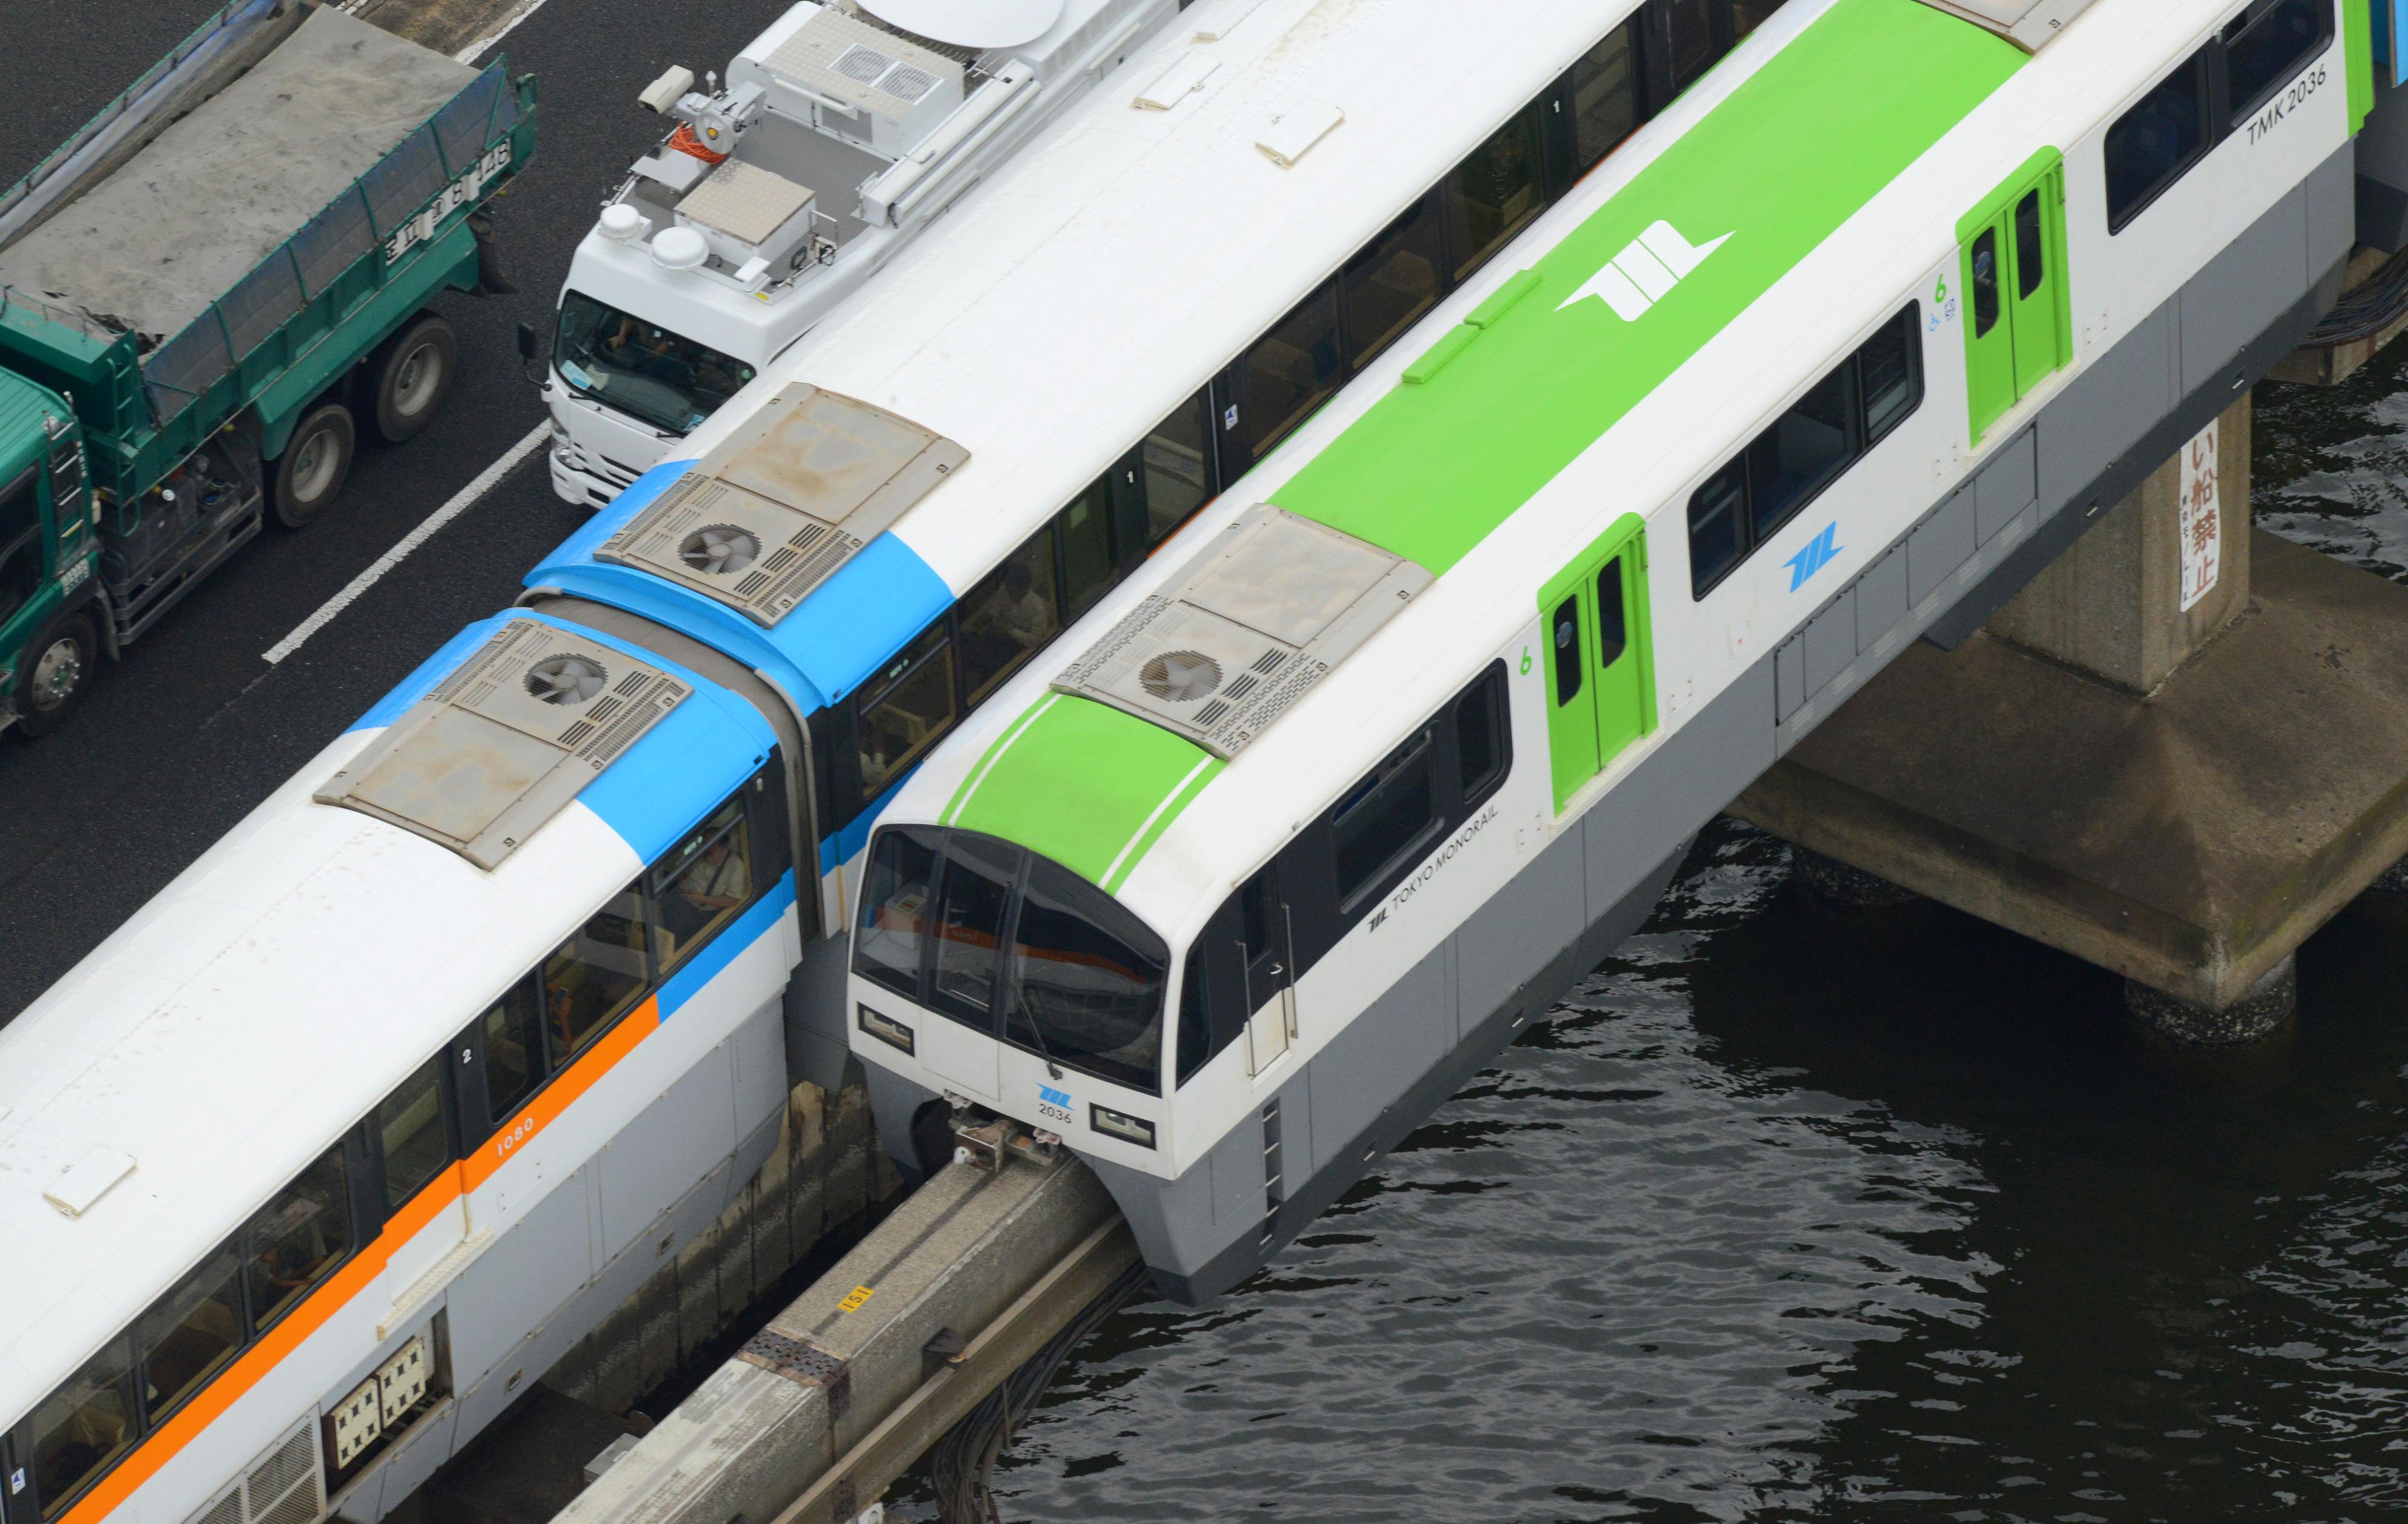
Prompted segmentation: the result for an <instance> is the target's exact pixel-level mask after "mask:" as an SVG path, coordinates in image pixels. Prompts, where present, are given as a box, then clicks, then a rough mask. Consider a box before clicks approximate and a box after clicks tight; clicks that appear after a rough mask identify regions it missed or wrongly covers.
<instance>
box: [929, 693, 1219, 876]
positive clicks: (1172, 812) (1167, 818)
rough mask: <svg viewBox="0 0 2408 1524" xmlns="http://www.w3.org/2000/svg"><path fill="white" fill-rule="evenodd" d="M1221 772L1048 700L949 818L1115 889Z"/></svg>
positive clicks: (1213, 763)
mask: <svg viewBox="0 0 2408 1524" xmlns="http://www.w3.org/2000/svg"><path fill="white" fill-rule="evenodd" d="M1222 765H1223V764H1222V763H1221V762H1219V761H1217V760H1216V759H1214V758H1213V757H1212V756H1211V754H1210V753H1209V752H1207V751H1205V750H1204V749H1203V748H1200V747H1197V746H1196V745H1195V744H1193V743H1192V742H1189V741H1186V740H1184V739H1183V738H1181V737H1180V736H1177V735H1173V734H1171V733H1170V732H1168V731H1167V730H1164V729H1162V728H1161V727H1160V726H1158V725H1153V724H1149V723H1147V722H1146V721H1145V720H1142V719H1138V718H1137V717H1136V716H1134V715H1126V714H1123V713H1122V712H1121V711H1120V710H1118V709H1114V708H1111V707H1110V706H1109V705H1101V704H1097V703H1095V702H1094V701H1093V700H1090V699H1082V698H1075V697H1071V696H1069V695H1067V694H1060V693H1055V694H1049V695H1047V696H1046V697H1045V698H1043V699H1040V700H1039V701H1038V702H1037V704H1036V705H1033V706H1031V708H1030V709H1029V710H1028V712H1027V713H1025V714H1023V715H1022V716H1021V718H1020V719H1016V720H1014V721H1013V722H1012V724H1011V727H1010V728H1009V729H1007V730H1006V731H1005V732H1004V733H1003V734H1002V735H1001V736H1000V737H998V738H997V739H996V743H995V745H993V746H992V747H989V748H987V752H986V755H984V756H982V757H981V758H980V759H979V762H978V765H977V766H976V767H975V768H973V769H971V771H970V776H968V778H966V779H964V780H963V782H962V786H961V788H960V789H959V790H956V791H955V792H954V794H953V801H952V803H951V804H949V805H947V806H946V808H945V813H944V815H943V817H942V819H943V822H944V823H945V824H947V825H952V826H960V827H961V828H963V829H964V830H967V831H982V832H984V833H987V834H988V835H990V836H1000V837H1002V838H1003V839H1004V840H1006V841H1011V842H1017V843H1019V844H1020V845H1021V846H1023V847H1027V848H1028V849H1029V850H1030V851H1032V852H1039V853H1042V854H1043V855H1044V856H1046V857H1050V858H1052V859H1053V860H1054V862H1059V863H1061V864H1062V865H1063V866H1064V867H1066V868H1068V869H1069V870H1070V871H1071V872H1072V873H1075V874H1077V875H1079V876H1081V877H1082V878H1084V879H1086V880H1088V881H1089V882H1090V883H1094V884H1097V885H1100V886H1102V887H1103V888H1104V889H1106V890H1116V889H1118V888H1119V887H1120V886H1121V884H1122V882H1123V881H1124V880H1125V879H1126V878H1127V877H1128V875H1129V872H1130V870H1131V869H1133V868H1135V867H1136V866H1137V863H1138V862H1139V860H1140V859H1141V858H1142V857H1143V856H1144V855H1145V853H1146V851H1147V849H1149V848H1151V847H1153V845H1154V841H1155V840H1156V839H1157V838H1159V837H1160V836H1161V834H1162V833H1163V832H1165V831H1166V830H1168V829H1169V826H1170V822H1171V821H1172V820H1175V819H1178V818H1179V813H1180V811H1182V810H1183V809H1185V808H1186V807H1187V805H1189V803H1190V802H1192V801H1193V800H1194V799H1195V797H1196V795H1197V793H1198V792H1200V791H1201V790H1202V789H1203V787H1204V785H1205V784H1207V783H1209V782H1211V780H1212V778H1213V777H1214V776H1216V775H1218V774H1219V773H1220V771H1221V768H1222Z"/></svg>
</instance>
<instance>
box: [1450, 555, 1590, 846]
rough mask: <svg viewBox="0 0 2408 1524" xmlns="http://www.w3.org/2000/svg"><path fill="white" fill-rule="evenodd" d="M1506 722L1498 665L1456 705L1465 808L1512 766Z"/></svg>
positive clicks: (1458, 761)
mask: <svg viewBox="0 0 2408 1524" xmlns="http://www.w3.org/2000/svg"><path fill="white" fill-rule="evenodd" d="M1616 591H1617V592H1618V591H1619V590H1618V589H1617V590H1616ZM1505 718H1506V717H1505V664H1504V663H1503V662H1496V663H1494V664H1492V665H1491V666H1490V667H1489V669H1488V670H1487V671H1485V672H1484V673H1482V674H1481V675H1480V677H1478V679H1477V680H1475V681H1474V682H1473V683H1472V685H1471V687H1470V688H1469V689H1468V690H1466V691H1465V692H1464V695H1463V696H1462V697H1461V698H1459V699H1457V700H1455V775H1456V776H1457V777H1458V778H1459V779H1460V780H1461V790H1460V793H1461V797H1462V800H1463V802H1464V803H1465V804H1466V805H1469V804H1473V803H1476V802H1477V801H1478V800H1479V799H1480V798H1481V797H1482V796H1483V795H1484V794H1486V793H1487V792H1488V790H1491V789H1493V788H1495V787H1496V785H1497V783H1498V780H1499V779H1501V778H1502V777H1504V776H1505V769H1506V767H1507V766H1508V765H1509V764H1510V763H1511V762H1512V745H1513V743H1512V734H1511V733H1510V732H1509V731H1508V730H1507V728H1506V723H1505Z"/></svg>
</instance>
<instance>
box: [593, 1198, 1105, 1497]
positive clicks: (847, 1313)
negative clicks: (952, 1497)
mask: <svg viewBox="0 0 2408 1524" xmlns="http://www.w3.org/2000/svg"><path fill="white" fill-rule="evenodd" d="M1136 1263H1137V1249H1136V1244H1135V1241H1134V1240H1133V1239H1132V1238H1131V1237H1130V1236H1129V1234H1128V1232H1127V1230H1126V1228H1125V1227H1124V1226H1122V1225H1121V1224H1120V1221H1119V1218H1118V1217H1117V1215H1116V1214H1115V1213H1114V1211H1113V1208H1112V1204H1111V1197H1110V1196H1109V1195H1108V1194H1107V1193H1106V1192H1105V1190H1104V1188H1103V1186H1102V1185H1101V1184H1100V1183H1099V1182H1098V1181H1097V1179H1096V1177H1095V1175H1093V1174H1092V1173H1091V1172H1089V1171H1088V1169H1087V1168H1086V1166H1084V1165H1083V1164H1081V1163H1079V1162H1078V1161H1075V1160H1072V1159H1069V1158H1068V1157H1067V1156H1066V1157H1065V1158H1063V1159H1062V1160H1060V1161H1058V1162H1055V1163H1054V1164H1052V1165H1050V1166H1040V1165H1038V1164H1034V1163H1031V1162H1028V1161H1023V1160H1019V1159H1016V1158H1015V1159H1013V1160H1011V1161H1007V1162H1005V1163H1004V1165H1003V1167H1002V1168H1000V1169H998V1170H996V1171H994V1172H992V1173H989V1172H987V1171H984V1170H981V1169H978V1168H975V1167H973V1166H971V1165H969V1164H964V1163H957V1164H954V1165H953V1166H951V1167H949V1168H947V1169H945V1170H944V1171H942V1172H940V1173H939V1174H938V1175H936V1176H934V1177H933V1178H931V1179H930V1180H929V1181H928V1182H927V1184H925V1185H924V1186H922V1187H921V1188H920V1189H918V1190H917V1191H915V1192H913V1193H912V1194H911V1195H910V1197H909V1198H907V1199H906V1200H905V1201H904V1202H903V1203H902V1204H900V1205H899V1206H897V1207H896V1210H895V1212H894V1213H893V1215H891V1216H889V1217H888V1218H886V1220H885V1221H883V1222H882V1223H881V1224H880V1225H879V1226H878V1227H877V1228H876V1229H875V1230H873V1231H872V1232H871V1233H870V1234H869V1236H868V1237H867V1238H865V1239H864V1240H863V1241H862V1242H861V1243H860V1244H858V1245H856V1246H854V1247H853V1250H852V1251H851V1252H850V1253H848V1254H847V1255H846V1256H845V1257H844V1258H843V1259H842V1260H841V1261H838V1263H837V1265H836V1266H835V1268H834V1269H832V1270H830V1271H829V1272H828V1274H827V1275H824V1276H822V1277H821V1278H820V1279H819V1280H818V1281H817V1282H816V1283H814V1284H813V1285H812V1286H811V1287H810V1289H808V1290H806V1291H805V1292H804V1293H803V1294H802V1295H801V1296H800V1297H798V1298H796V1300H795V1302H794V1303H792V1304H790V1305H789V1306H788V1307H787V1308H786V1309H785V1310H784V1311H783V1312H781V1313H780V1314H779V1315H778V1316H777V1317H774V1318H772V1319H771V1320H770V1322H769V1325H768V1327H767V1329H765V1330H763V1332H761V1333H760V1334H757V1335H755V1336H754V1338H753V1340H752V1341H751V1342H750V1343H748V1344H747V1345H746V1346H745V1347H744V1349H743V1350H742V1351H741V1352H739V1353H738V1356H737V1357H736V1358H735V1359H733V1360H729V1361H728V1362H727V1363H725V1364H724V1365H722V1366H721V1367H720V1368H719V1369H718V1370H717V1371H716V1372H714V1373H712V1374H711V1375H710V1377H708V1378H707V1379H706V1380H705V1381H704V1382H703V1384H702V1386H701V1387H700V1388H699V1389H696V1390H695V1393H694V1395H692V1396H691V1397H689V1398H687V1399H686V1400H685V1401H684V1402H683V1403H680V1404H679V1405H678V1407H677V1409H676V1411H674V1412H672V1413H671V1414H670V1415H669V1416H668V1417H666V1418H664V1419H662V1420H661V1422H660V1424H659V1425H658V1426H657V1427H655V1428H654V1429H653V1430H652V1432H651V1433H649V1434H647V1435H645V1436H644V1437H643V1438H642V1439H641V1440H640V1441H638V1443H637V1444H636V1446H634V1447H633V1448H632V1449H630V1450H629V1451H628V1452H627V1453H626V1454H625V1455H624V1457H622V1458H621V1459H620V1460H619V1461H618V1462H617V1463H616V1464H614V1465H613V1466H611V1468H610V1469H609V1471H607V1472H605V1473H603V1474H602V1476H601V1477H600V1479H599V1480H597V1481H596V1482H595V1484H594V1485H593V1486H592V1487H591V1488H587V1490H586V1491H585V1492H584V1493H583V1494H582V1495H581V1496H580V1497H579V1498H578V1499H577V1501H576V1502H575V1503H572V1504H570V1505H569V1507H567V1508H566V1510H564V1511H563V1512H562V1513H561V1514H560V1515H559V1516H558V1518H559V1521H560V1524H726V1521H727V1520H728V1519H730V1518H732V1517H738V1516H739V1515H740V1516H741V1517H745V1518H749V1519H760V1520H770V1519H785V1520H791V1521H796V1524H800V1521H802V1520H805V1519H808V1520H810V1524H822V1521H824V1520H850V1519H852V1518H853V1517H856V1516H857V1515H858V1514H859V1513H860V1512H861V1511H862V1510H863V1509H865V1508H867V1507H868V1506H869V1504H870V1503H873V1502H875V1501H876V1500H877V1498H878V1496H879V1494H880V1493H881V1492H882V1491H883V1490H884V1489H885V1488H886V1487H888V1486H889V1485H891V1484H892V1482H893V1481H894V1479H895V1477H896V1476H897V1475H899V1474H901V1473H902V1471H903V1470H904V1469H906V1468H907V1467H908V1466H909V1465H910V1463H911V1462H912V1461H913V1460H916V1459H917V1458H918V1456H919V1454H920V1453H921V1452H922V1451H924V1450H925V1449H926V1448H927V1447H928V1446H929V1445H931V1444H933V1443H934V1442H935V1440H936V1439H938V1438H939V1437H940V1436H941V1435H942V1434H943V1433H944V1431H945V1430H946V1429H948V1428H950V1427H951V1426H952V1424H953V1423H954V1422H957V1421H959V1419H960V1417H961V1416H962V1415H963V1414H966V1413H968V1411H969V1409H970V1408H971V1407H972V1406H974V1405H975V1404H976V1403H978V1402H979V1400H980V1399H981V1398H982V1397H983V1396H984V1395H985V1394H986V1393H987V1392H988V1391H989V1390H991V1389H993V1388H994V1387H996V1385H998V1384H1000V1383H1001V1382H1002V1381H1003V1380H1004V1379H1005V1378H1007V1377H1008V1376H1009V1375H1010V1374H1011V1372H1012V1370H1013V1369H1014V1368H1016V1367H1017V1366H1018V1365H1019V1364H1020V1363H1021V1361H1023V1360H1026V1359H1027V1358H1029V1357H1030V1356H1031V1355H1033V1354H1034V1353H1035V1352H1036V1351H1037V1350H1039V1348H1041V1347H1042V1346H1044V1345H1045V1344H1046V1343H1047V1342H1049V1341H1050V1340H1051V1339H1052V1338H1053V1337H1054V1335H1055V1334H1056V1333H1058V1332H1060V1331H1061V1330H1062V1329H1064V1328H1065V1327H1067V1326H1068V1324H1069V1323H1070V1322H1071V1321H1072V1319H1073V1318H1075V1317H1077V1316H1078V1314H1079V1313H1080V1312H1081V1311H1082V1310H1083V1309H1084V1308H1085V1307H1086V1306H1087V1305H1088V1304H1089V1303H1092V1302H1094V1301H1095V1299H1096V1298H1097V1296H1098V1295H1100V1294H1102V1293H1103V1292H1105V1291H1106V1290H1108V1289H1111V1287H1112V1286H1113V1285H1114V1284H1115V1283H1116V1282H1118V1281H1119V1280H1120V1278H1121V1277H1122V1275H1124V1274H1125V1272H1126V1271H1127V1270H1128V1269H1129V1268H1130V1267H1131V1266H1133V1265H1135V1264H1136ZM942 1335H952V1336H953V1339H945V1338H941V1337H940V1336H942ZM955 1339H957V1340H960V1341H961V1345H960V1347H959V1353H958V1355H953V1356H950V1357H941V1358H940V1357H937V1356H932V1355H931V1354H930V1353H929V1351H930V1349H931V1346H932V1344H933V1345H934V1346H936V1347H937V1348H939V1349H940V1350H941V1349H947V1348H949V1347H951V1346H953V1340H955Z"/></svg>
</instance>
